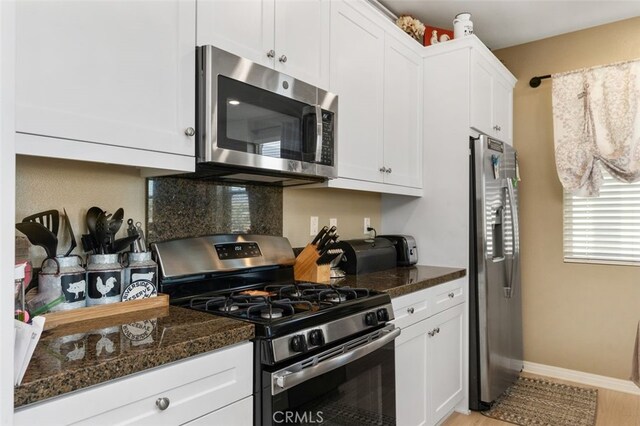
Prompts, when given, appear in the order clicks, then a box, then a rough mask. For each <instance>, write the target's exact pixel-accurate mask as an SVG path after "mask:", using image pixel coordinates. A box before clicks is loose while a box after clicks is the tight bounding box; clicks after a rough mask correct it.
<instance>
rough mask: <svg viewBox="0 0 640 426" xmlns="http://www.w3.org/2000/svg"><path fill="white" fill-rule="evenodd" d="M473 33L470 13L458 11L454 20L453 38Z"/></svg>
mask: <svg viewBox="0 0 640 426" xmlns="http://www.w3.org/2000/svg"><path fill="white" fill-rule="evenodd" d="M471 34H473V22H472V21H471V14H470V13H466V12H465V13H458V14H457V15H456V17H455V19H454V20H453V38H460V37H465V36H468V35H471Z"/></svg>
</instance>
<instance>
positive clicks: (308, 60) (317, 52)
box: [275, 0, 331, 89]
mask: <svg viewBox="0 0 640 426" xmlns="http://www.w3.org/2000/svg"><path fill="white" fill-rule="evenodd" d="M275 8H276V9H275V46H276V48H275V53H276V55H275V68H276V70H278V71H280V72H283V73H285V74H288V75H291V76H292V77H295V78H297V79H300V80H302V81H306V82H307V83H310V84H313V85H314V86H318V87H322V88H325V89H328V88H329V42H330V31H329V29H330V25H329V20H330V19H331V2H330V0H306V1H300V0H277V1H276V3H275Z"/></svg>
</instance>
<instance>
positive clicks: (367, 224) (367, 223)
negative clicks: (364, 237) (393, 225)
mask: <svg viewBox="0 0 640 426" xmlns="http://www.w3.org/2000/svg"><path fill="white" fill-rule="evenodd" d="M369 227H371V218H370V217H365V218H364V231H363V233H365V234H368V233H369V231H367V228H369Z"/></svg>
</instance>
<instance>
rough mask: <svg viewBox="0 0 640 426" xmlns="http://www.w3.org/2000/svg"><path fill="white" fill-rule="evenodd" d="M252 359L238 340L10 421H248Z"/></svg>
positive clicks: (17, 415) (45, 405)
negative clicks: (218, 348) (221, 347)
mask: <svg viewBox="0 0 640 426" xmlns="http://www.w3.org/2000/svg"><path fill="white" fill-rule="evenodd" d="M252 360H253V344H252V343H250V342H247V343H241V344H238V345H235V346H232V347H229V348H224V349H220V350H218V351H215V352H212V353H209V354H206V355H201V356H196V357H192V358H189V359H186V360H184V361H180V362H176V363H173V364H170V365H168V366H163V367H159V368H156V369H153V370H150V371H148V372H143V373H139V374H136V375H133V376H130V377H125V378H122V379H118V380H114V381H111V382H108V383H106V384H103V385H98V386H95V387H91V388H88V389H86V390H81V391H78V392H76V393H73V394H69V395H66V396H62V397H59V398H55V399H52V400H50V401H45V402H42V403H37V404H34V405H32V406H27V407H25V408H22V409H18V410H16V412H15V416H14V420H15V424H16V425H27V424H30V425H33V424H42V422H43V421H44V419H46V421H47V422H49V424H52V425H53V424H55V425H66V424H71V423H73V424H77V425H128V424H131V425H143V424H149V425H157V424H167V425H168V424H173V425H178V424H183V423H186V422H189V421H192V420H196V422H194V423H193V424H207V423H206V422H205V420H204V419H207V420H209V419H211V420H212V421H213V423H208V424H214V423H216V421H218V420H220V421H221V422H222V423H220V424H230V425H247V426H250V425H251V424H252V423H253V414H252V409H253V406H252V397H251V394H252V389H253V368H252V365H253V362H252ZM162 407H164V408H162ZM202 416H205V417H204V418H202ZM200 418H202V420H201V419H200ZM229 419H232V420H230V421H228V420H229ZM198 422H200V423H198ZM203 422H204V423H203Z"/></svg>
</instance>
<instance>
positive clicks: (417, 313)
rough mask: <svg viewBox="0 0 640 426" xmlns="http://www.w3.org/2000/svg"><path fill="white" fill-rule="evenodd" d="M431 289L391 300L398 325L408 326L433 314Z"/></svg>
mask: <svg viewBox="0 0 640 426" xmlns="http://www.w3.org/2000/svg"><path fill="white" fill-rule="evenodd" d="M430 290H431V289H425V290H420V291H417V292H415V293H411V294H407V295H406V296H401V297H397V298H395V299H392V300H391V304H392V305H393V316H394V317H395V320H394V321H393V322H394V324H395V325H396V327H400V328H406V327H409V326H410V325H412V324H415V323H417V322H418V321H422V320H423V319H425V318H427V317H429V316H431V313H430V312H429V311H430V310H429V297H430V296H431V293H430Z"/></svg>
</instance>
